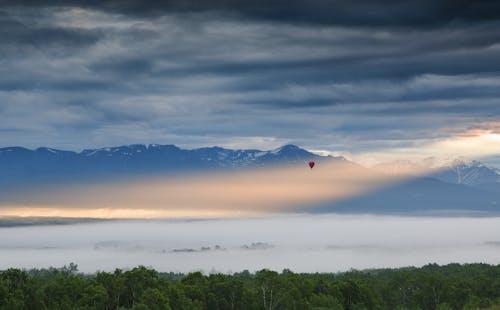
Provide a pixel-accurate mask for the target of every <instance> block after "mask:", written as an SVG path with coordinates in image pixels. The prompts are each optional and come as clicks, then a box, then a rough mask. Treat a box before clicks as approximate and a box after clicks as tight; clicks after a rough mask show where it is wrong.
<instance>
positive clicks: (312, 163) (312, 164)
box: [309, 161, 316, 169]
mask: <svg viewBox="0 0 500 310" xmlns="http://www.w3.org/2000/svg"><path fill="white" fill-rule="evenodd" d="M315 164H316V163H315V162H313V161H310V162H309V168H311V169H312V168H313V167H314V165H315Z"/></svg>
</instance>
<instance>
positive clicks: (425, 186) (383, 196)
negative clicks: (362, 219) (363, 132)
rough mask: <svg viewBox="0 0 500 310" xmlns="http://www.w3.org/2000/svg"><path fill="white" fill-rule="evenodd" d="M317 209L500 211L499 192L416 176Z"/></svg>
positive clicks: (490, 212)
mask: <svg viewBox="0 0 500 310" xmlns="http://www.w3.org/2000/svg"><path fill="white" fill-rule="evenodd" d="M314 211H315V212H339V213H369V214H408V213H413V214H448V215H450V214H465V213H470V212H472V213H477V214H483V213H484V214H497V215H498V214H500V194H499V193H493V192H487V191H483V190H480V189H476V188H474V187H470V186H466V185H461V184H452V183H446V182H442V181H439V180H436V179H433V178H416V179H411V180H407V181H404V182H402V183H398V184H394V185H392V186H389V187H386V188H383V189H380V190H377V191H374V192H371V193H367V194H365V195H361V196H357V197H354V198H350V199H346V200H344V201H337V202H334V203H323V204H320V205H318V206H316V208H314Z"/></svg>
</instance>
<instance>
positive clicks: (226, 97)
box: [0, 0, 500, 166]
mask: <svg viewBox="0 0 500 310" xmlns="http://www.w3.org/2000/svg"><path fill="white" fill-rule="evenodd" d="M0 55H1V56H0V64H1V66H0V146H10V145H21V146H28V147H37V146H51V147H59V148H65V149H68V148H69V149H75V150H79V149H82V148H87V147H99V146H108V145H120V144H131V143H162V144H176V145H180V146H182V147H193V148H194V147H198V146H204V145H221V146H225V147H231V148H253V147H255V148H261V149H270V148H274V147H277V146H279V145H283V144H286V143H294V144H298V145H301V146H303V147H306V148H308V149H310V150H321V151H327V152H334V153H335V154H337V153H342V154H343V155H347V156H348V157H351V158H352V159H354V160H357V161H361V162H362V161H380V160H386V159H389V158H393V157H398V156H400V157H401V156H404V157H408V156H415V157H418V156H420V157H428V156H442V157H452V156H456V155H465V156H468V157H484V158H483V160H484V161H485V162H487V163H490V164H494V165H496V166H498V165H499V164H500V158H499V156H498V154H500V102H499V101H500V3H498V2H497V1H463V0H459V1H427V0H424V1H377V3H376V4H375V3H374V2H372V1H356V3H354V2H352V1H325V0H312V1H311V0H309V1H306V0H292V1H281V0H277V1H272V2H270V1H264V0H254V1H247V0H235V1H227V0H214V1H186V0H182V1H181V0H170V1H152V0H151V1H132V0H130V1H117V0H109V1H72V0H69V1H9V0H0ZM409 154H411V155H409Z"/></svg>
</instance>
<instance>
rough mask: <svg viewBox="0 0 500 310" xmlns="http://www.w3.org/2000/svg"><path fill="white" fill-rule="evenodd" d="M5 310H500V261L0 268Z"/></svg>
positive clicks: (0, 295)
mask: <svg viewBox="0 0 500 310" xmlns="http://www.w3.org/2000/svg"><path fill="white" fill-rule="evenodd" d="M0 305H1V309H8V310H15V309H30V310H32V309H51V310H57V309H113V310H114V309H135V310H139V309H154V310H156V309H158V310H160V309H175V310H177V309H189V310H192V309H316V310H319V309H500V265H497V266H492V265H486V264H468V265H459V264H449V265H446V266H438V265H435V264H431V265H426V266H424V267H422V268H413V267H411V268H400V269H376V270H364V271H349V272H344V273H335V274H333V273H316V274H298V273H293V272H291V271H290V270H283V271H282V272H281V273H277V272H274V271H270V270H261V271H258V272H256V273H254V274H253V273H250V272H248V271H243V272H240V273H235V274H233V275H224V274H210V275H204V274H202V273H200V272H194V273H189V274H186V275H184V274H174V273H160V272H157V271H155V270H154V269H150V268H146V267H142V266H141V267H137V268H134V269H132V270H128V271H123V270H119V269H117V270H115V271H114V272H98V273H96V274H92V275H88V274H82V273H79V272H78V270H77V266H76V265H74V264H70V265H69V266H65V267H63V268H50V269H41V270H38V269H34V270H29V271H25V270H20V269H8V270H5V271H1V272H0Z"/></svg>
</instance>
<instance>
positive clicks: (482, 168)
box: [432, 157, 500, 186]
mask: <svg viewBox="0 0 500 310" xmlns="http://www.w3.org/2000/svg"><path fill="white" fill-rule="evenodd" d="M432 176H433V177H435V178H437V179H439V180H442V181H445V182H449V183H456V184H465V185H473V186H475V185H480V184H484V183H494V182H500V177H499V173H498V170H497V169H495V168H491V167H488V166H486V165H484V164H483V163H481V162H479V161H477V160H467V159H465V158H463V157H459V158H456V159H454V160H453V161H451V162H450V163H449V164H447V165H445V166H442V167H440V168H438V169H437V171H436V172H435V173H433V174H432Z"/></svg>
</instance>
